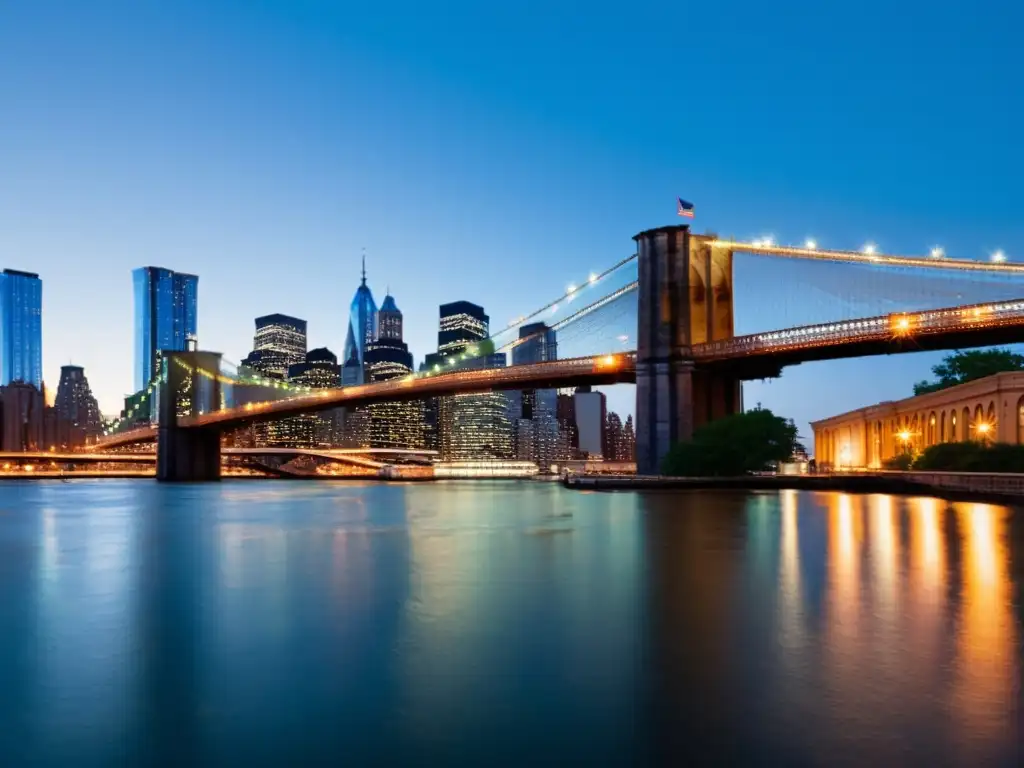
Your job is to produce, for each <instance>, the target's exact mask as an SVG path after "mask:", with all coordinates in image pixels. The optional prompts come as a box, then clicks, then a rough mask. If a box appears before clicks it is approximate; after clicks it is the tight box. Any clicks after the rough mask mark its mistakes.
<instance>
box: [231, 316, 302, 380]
mask: <svg viewBox="0 0 1024 768" xmlns="http://www.w3.org/2000/svg"><path fill="white" fill-rule="evenodd" d="M252 346H253V349H252V352H250V353H249V355H248V357H246V358H245V359H244V360H243V361H242V363H243V365H246V366H248V367H249V368H251V369H252V370H254V371H257V372H258V373H260V374H261V375H263V376H266V377H268V378H274V379H285V378H288V377H289V368H290V366H293V365H298V364H299V363H302V362H303V361H304V360H305V359H306V321H305V320H300V319H299V318H297V317H290V316H289V315H281V314H273V315H264V316H263V317H257V318H256V334H255V336H253V342H252Z"/></svg>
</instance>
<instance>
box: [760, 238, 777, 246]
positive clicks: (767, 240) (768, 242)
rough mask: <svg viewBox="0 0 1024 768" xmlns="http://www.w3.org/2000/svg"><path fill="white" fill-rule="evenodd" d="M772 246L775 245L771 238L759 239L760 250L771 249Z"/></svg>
mask: <svg viewBox="0 0 1024 768" xmlns="http://www.w3.org/2000/svg"><path fill="white" fill-rule="evenodd" d="M773 245H775V241H774V240H773V239H772V238H770V237H762V238H761V247H762V248H771V247H772V246H773Z"/></svg>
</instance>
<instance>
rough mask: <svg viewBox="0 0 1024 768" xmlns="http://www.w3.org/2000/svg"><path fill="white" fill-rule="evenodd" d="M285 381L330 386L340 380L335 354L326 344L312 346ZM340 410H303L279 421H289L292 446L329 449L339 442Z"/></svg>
mask: <svg viewBox="0 0 1024 768" xmlns="http://www.w3.org/2000/svg"><path fill="white" fill-rule="evenodd" d="M288 380H289V381H290V382H291V383H292V384H297V385H298V386H300V387H311V388H312V389H332V388H334V387H337V386H338V385H339V384H340V383H341V366H339V365H338V357H337V355H335V354H334V353H333V352H331V350H329V349H327V348H326V347H319V348H317V349H311V350H309V352H307V353H306V355H305V357H304V359H303V361H302V362H301V363H295V364H294V365H292V366H290V367H289V369H288ZM338 410H339V409H332V410H329V411H322V412H320V413H304V414H302V415H301V416H294V417H292V418H290V419H282V421H288V422H292V424H291V425H290V432H291V435H290V438H291V440H292V443H293V445H294V447H295V448H328V447H331V446H333V445H335V443H336V442H338V430H339V424H338V418H339V414H338Z"/></svg>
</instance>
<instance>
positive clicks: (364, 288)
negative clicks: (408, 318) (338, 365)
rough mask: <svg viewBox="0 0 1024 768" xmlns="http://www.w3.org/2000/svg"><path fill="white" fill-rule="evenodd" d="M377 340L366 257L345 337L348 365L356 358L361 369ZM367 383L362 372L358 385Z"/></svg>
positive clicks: (363, 371)
mask: <svg viewBox="0 0 1024 768" xmlns="http://www.w3.org/2000/svg"><path fill="white" fill-rule="evenodd" d="M376 338H377V302H375V301H374V300H373V293H371V292H370V287H369V286H368V285H367V284H366V257H365V256H364V257H363V279H362V282H361V283H360V284H359V287H358V288H357V289H356V295H355V296H353V297H352V304H351V305H350V307H349V315H348V330H347V332H346V335H345V350H344V354H343V359H344V360H345V362H346V364H347V363H348V360H349V359H350V358H352V357H353V356H355V358H356V360H358V361H359V366H360V368H362V367H363V365H364V363H365V356H366V348H367V346H369V345H370V344H372V343H373V341H374V340H375V339H376ZM365 381H366V372H365V370H362V371H361V372H360V379H359V381H358V382H357V383H359V384H362V383H363V382H365Z"/></svg>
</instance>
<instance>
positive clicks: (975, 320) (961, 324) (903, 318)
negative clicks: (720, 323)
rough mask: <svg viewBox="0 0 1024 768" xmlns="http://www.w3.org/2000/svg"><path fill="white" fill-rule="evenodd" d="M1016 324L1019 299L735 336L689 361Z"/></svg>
mask: <svg viewBox="0 0 1024 768" xmlns="http://www.w3.org/2000/svg"><path fill="white" fill-rule="evenodd" d="M1022 319H1024V300H1016V301H1010V302H997V303H987V304H971V305H966V306H960V307H949V308H945V309H934V310H926V311H923V312H907V313H894V314H889V315H880V316H877V317H866V318H861V319H858V320H846V321H842V322H836V323H819V324H816V325H805V326H799V327H795V328H786V329H783V330H778V331H768V332H766V333H755V334H750V335H747V336H736V337H734V338H732V339H728V340H724V341H714V342H709V343H707V344H695V345H694V346H693V347H692V349H691V353H692V354H693V356H694V357H724V356H732V355H741V354H758V353H762V352H778V351H780V350H782V349H800V348H803V347H812V346H821V345H822V344H836V343H844V342H845V343H853V342H858V341H878V340H884V339H888V338H893V337H899V336H913V335H915V334H918V335H921V334H928V333H938V332H942V331H947V330H960V329H964V328H991V327H993V326H999V325H1009V324H1016V323H1018V322H1020V321H1021V320H1022Z"/></svg>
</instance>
